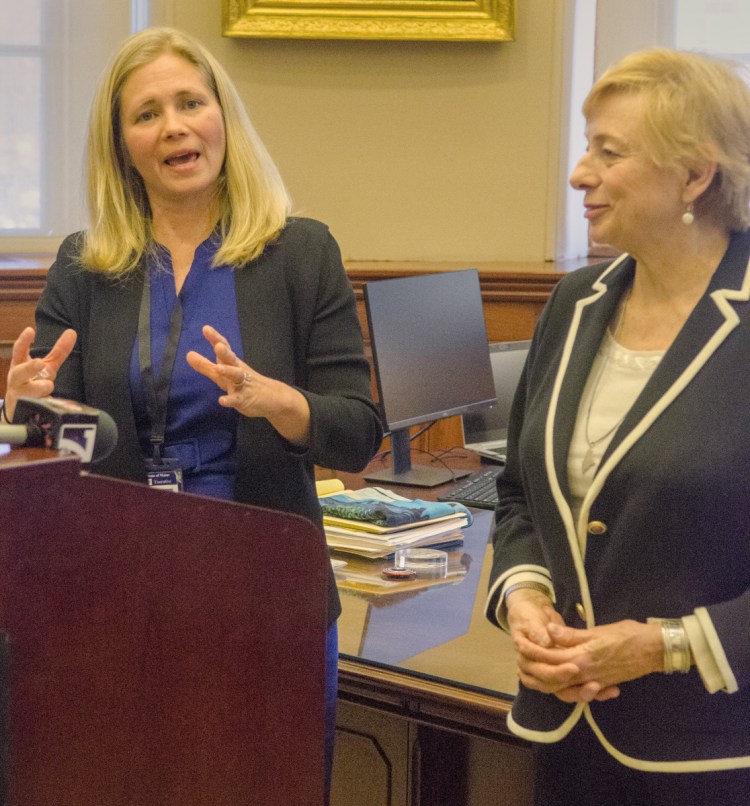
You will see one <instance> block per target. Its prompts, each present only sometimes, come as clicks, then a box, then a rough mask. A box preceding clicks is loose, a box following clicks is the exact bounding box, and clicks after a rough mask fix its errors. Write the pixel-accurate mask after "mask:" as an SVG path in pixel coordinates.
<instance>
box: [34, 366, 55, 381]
mask: <svg viewBox="0 0 750 806" xmlns="http://www.w3.org/2000/svg"><path fill="white" fill-rule="evenodd" d="M49 376H50V372H49V370H48V369H47V367H43V368H42V369H40V370H39V372H37V374H36V375H34V377H33V378H32V379H31V380H32V381H46V380H47V379H48V378H49Z"/></svg>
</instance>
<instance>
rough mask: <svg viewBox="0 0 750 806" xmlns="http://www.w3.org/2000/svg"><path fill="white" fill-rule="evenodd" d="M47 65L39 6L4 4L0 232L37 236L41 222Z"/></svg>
mask: <svg viewBox="0 0 750 806" xmlns="http://www.w3.org/2000/svg"><path fill="white" fill-rule="evenodd" d="M11 5H12V6H13V8H11ZM43 63H44V57H43V54H42V37H41V0H27V2H25V3H22V4H21V3H17V2H14V3H11V0H0V109H3V110H4V112H3V114H2V115H0V229H2V230H4V231H6V232H38V231H39V229H40V226H41V222H42V212H41V204H42V195H43V194H42V187H41V180H42V103H41V88H42V64H43Z"/></svg>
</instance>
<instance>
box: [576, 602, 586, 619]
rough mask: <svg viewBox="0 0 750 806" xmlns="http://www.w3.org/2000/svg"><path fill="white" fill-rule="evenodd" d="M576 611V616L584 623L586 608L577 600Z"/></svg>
mask: <svg viewBox="0 0 750 806" xmlns="http://www.w3.org/2000/svg"><path fill="white" fill-rule="evenodd" d="M576 613H578V618H580V619H581V621H583V622H584V623H585V622H586V608H585V607H584V606H583V605H582V604H581V603H580V602H578V603H577V604H576Z"/></svg>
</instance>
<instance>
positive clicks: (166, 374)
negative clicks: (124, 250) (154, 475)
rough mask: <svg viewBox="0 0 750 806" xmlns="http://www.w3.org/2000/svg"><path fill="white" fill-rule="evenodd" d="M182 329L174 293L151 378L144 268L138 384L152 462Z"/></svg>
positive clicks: (157, 459)
mask: <svg viewBox="0 0 750 806" xmlns="http://www.w3.org/2000/svg"><path fill="white" fill-rule="evenodd" d="M181 330H182V301H181V299H180V295H179V294H178V295H177V301H176V302H175V306H174V310H173V311H172V316H171V318H170V320H169V333H168V334H167V341H166V344H165V345H164V355H163V357H162V360H161V367H160V368H159V377H158V378H157V379H156V381H154V377H153V371H152V367H151V272H150V271H149V270H148V269H146V276H145V278H144V280H143V293H142V294H141V309H140V312H139V314H138V367H139V369H140V372H141V383H142V384H143V390H144V392H145V394H146V411H147V412H148V418H149V421H150V423H151V438H150V442H151V448H152V451H153V460H154V464H157V465H160V464H162V451H163V449H164V434H165V432H166V430H167V398H168V397H169V386H170V384H171V382H172V371H173V370H174V362H175V356H176V355H177V343H178V342H179V340H180V331H181Z"/></svg>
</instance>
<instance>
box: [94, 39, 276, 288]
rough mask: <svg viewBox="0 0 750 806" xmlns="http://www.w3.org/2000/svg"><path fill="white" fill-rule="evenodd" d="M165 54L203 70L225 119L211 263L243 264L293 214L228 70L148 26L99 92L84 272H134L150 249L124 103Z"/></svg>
mask: <svg viewBox="0 0 750 806" xmlns="http://www.w3.org/2000/svg"><path fill="white" fill-rule="evenodd" d="M164 53H173V54H175V55H176V56H179V57H181V58H183V59H185V60H186V61H187V62H189V63H190V64H192V65H194V66H195V67H196V68H197V69H198V70H199V71H200V72H201V74H202V76H203V78H204V80H205V82H206V84H207V85H208V87H209V88H210V90H211V92H213V94H214V96H215V97H216V100H217V101H218V103H219V106H220V107H221V110H222V115H223V118H224V128H225V131H226V154H225V157H224V165H223V167H222V170H221V173H220V175H219V186H218V188H217V192H218V201H219V208H220V229H221V234H222V245H221V247H220V249H219V251H218V253H217V255H216V258H215V261H214V262H215V263H216V264H217V265H218V264H225V265H230V266H235V267H239V266H242V265H244V264H245V263H247V262H248V261H250V260H252V259H253V258H255V257H257V256H258V255H259V254H260V253H261V252H262V251H263V249H264V248H265V246H266V244H267V243H268V242H269V241H271V240H273V239H274V238H275V237H276V236H277V235H278V233H279V232H280V231H281V229H282V227H283V226H284V224H285V223H286V220H287V217H288V216H289V213H290V209H291V202H290V199H289V195H288V193H287V191H286V188H285V187H284V183H283V181H282V179H281V176H280V174H279V172H278V169H277V168H276V166H275V165H274V163H273V160H272V159H271V157H270V155H269V154H268V151H267V150H266V148H265V146H264V145H263V143H262V142H261V140H260V137H258V135H257V133H256V132H255V129H254V128H253V126H252V124H251V122H250V119H249V118H248V116H247V113H246V111H245V108H244V106H243V104H242V101H241V99H240V97H239V94H238V93H237V90H236V89H235V86H234V84H233V83H232V81H231V79H230V78H229V76H228V75H227V73H226V71H225V70H224V68H223V67H222V66H221V65H220V64H219V63H218V61H217V60H216V59H215V58H214V57H213V56H212V55H211V53H209V51H208V50H207V49H206V48H205V47H204V46H203V45H202V44H201V43H200V42H198V41H197V40H195V39H193V38H192V37H190V36H188V35H187V34H184V33H182V32H181V31H177V30H174V29H172V28H147V29H145V30H143V31H139V32H138V33H136V34H133V35H132V36H130V37H128V38H127V39H126V40H125V42H124V43H123V44H122V46H121V47H120V50H119V51H118V52H117V54H116V55H115V56H114V58H113V59H112V61H111V63H110V65H109V67H108V68H107V70H106V71H105V73H104V75H103V76H102V79H101V80H100V82H99V86H98V88H97V91H96V93H95V95H94V100H93V103H92V107H91V113H90V118H89V133H88V146H87V156H86V167H87V191H88V193H87V195H88V209H89V218H90V228H89V230H88V231H87V233H86V238H85V243H84V248H83V251H82V254H81V261H82V263H83V264H84V265H85V266H86V267H87V268H90V269H93V270H96V271H102V272H108V273H113V274H122V273H125V272H128V271H132V270H133V269H135V268H136V267H137V266H138V264H139V262H140V260H141V258H142V256H143V254H144V252H145V251H146V250H147V249H148V248H149V246H150V245H151V238H152V226H151V210H150V206H149V202H148V197H147V195H146V188H145V186H144V184H143V180H142V179H141V177H140V175H139V174H138V173H137V172H136V171H135V169H134V168H133V167H132V165H131V164H130V160H129V158H128V155H127V151H126V148H125V145H124V142H123V138H122V133H121V124H120V99H121V95H122V89H123V86H124V85H125V82H126V81H127V79H128V77H129V76H130V75H131V73H132V72H133V71H134V70H136V69H137V68H139V67H142V66H144V65H146V64H150V63H151V62H152V61H154V59H156V58H158V57H159V56H161V55H163V54H164Z"/></svg>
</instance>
